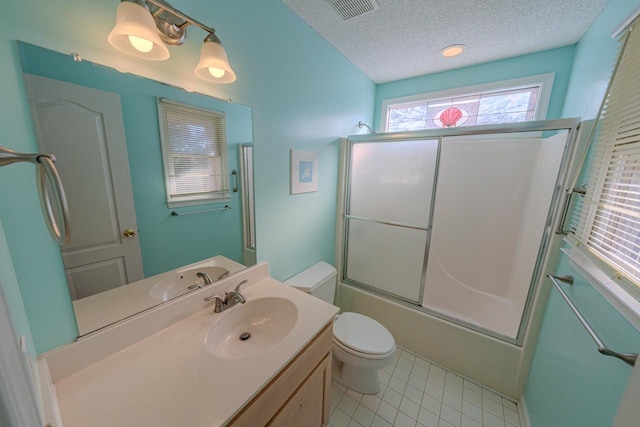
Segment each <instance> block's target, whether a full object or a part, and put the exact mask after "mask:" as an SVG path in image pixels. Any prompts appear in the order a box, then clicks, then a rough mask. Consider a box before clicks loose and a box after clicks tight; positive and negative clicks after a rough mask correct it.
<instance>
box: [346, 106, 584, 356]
mask: <svg viewBox="0 0 640 427" xmlns="http://www.w3.org/2000/svg"><path fill="white" fill-rule="evenodd" d="M579 124H580V119H579V118H569V119H557V120H537V121H530V122H523V123H508V124H501V125H487V126H467V127H462V128H448V129H433V130H418V131H410V132H393V133H372V134H365V135H351V136H349V137H348V138H347V139H346V152H345V156H344V158H343V159H342V162H343V163H342V167H343V170H344V179H343V182H342V185H341V189H342V191H343V200H342V209H341V212H339V213H338V218H339V220H340V221H341V222H342V241H341V242H339V243H338V244H337V245H336V247H337V248H338V250H339V251H340V252H341V256H338V258H339V259H340V262H341V265H340V281H341V282H342V283H344V284H346V285H349V286H353V287H355V288H359V289H362V290H365V291H368V292H371V293H373V294H374V295H378V296H381V297H384V298H387V299H389V300H391V301H393V302H396V303H398V304H401V305H403V306H406V307H410V308H412V309H414V310H419V311H421V312H423V313H426V314H429V315H431V316H434V317H436V318H439V319H442V320H445V321H448V322H451V323H453V324H456V325H459V326H462V327H466V328H468V329H471V330H473V331H475V332H479V333H481V334H484V335H487V336H490V337H492V338H496V339H499V340H501V341H505V342H508V343H510V344H514V345H517V346H522V343H523V341H524V336H525V331H526V329H527V325H528V323H529V318H530V314H531V310H532V305H533V300H534V296H535V294H536V292H537V289H538V285H539V282H540V280H541V278H542V269H543V268H544V264H545V261H546V258H547V255H548V250H549V245H550V243H551V237H552V235H553V233H554V230H555V227H554V225H555V224H556V223H557V222H558V220H559V217H560V216H561V214H562V209H561V206H560V201H561V194H562V193H563V192H564V191H565V190H566V189H565V188H564V187H565V186H566V184H567V174H568V172H569V169H570V165H571V162H572V161H573V158H574V156H575V147H576V144H575V140H576V135H577V130H578V125H579ZM545 131H567V137H566V144H565V147H564V150H563V154H562V160H561V162H560V167H559V169H558V176H557V177H556V181H555V188H554V190H553V195H552V198H551V203H550V205H549V209H548V212H547V218H546V221H545V226H544V231H543V233H542V239H541V242H540V245H539V246H538V255H537V258H536V263H535V267H534V270H533V274H532V275H531V281H530V283H529V289H528V293H527V298H526V302H525V306H524V309H523V311H522V315H521V318H520V324H519V327H518V333H517V336H516V338H515V339H514V338H512V337H509V336H506V335H503V334H500V333H497V332H495V331H492V330H489V329H486V328H483V327H481V326H478V325H475V324H473V323H470V322H467V321H464V320H461V319H458V318H455V317H453V316H449V315H447V314H444V313H440V312H438V311H436V310H433V309H429V308H427V307H423V306H422V305H421V304H422V299H423V297H424V291H425V278H426V271H427V263H428V258H429V249H430V243H431V242H430V240H431V234H432V233H431V231H432V226H433V213H434V210H435V200H436V192H437V184H438V173H439V167H440V153H441V150H442V142H443V139H444V138H446V137H457V136H478V135H493V134H510V133H525V132H526V133H540V134H542V133H543V132H545ZM436 139H437V140H438V152H437V155H436V161H435V168H436V169H435V171H434V181H433V192H432V196H431V205H430V212H429V223H428V224H427V227H426V231H427V238H426V242H425V245H426V247H425V251H424V260H423V265H422V279H421V281H420V290H419V295H420V296H419V300H418V302H417V303H416V302H415V301H412V300H408V299H406V298H403V297H400V296H397V295H395V294H392V293H390V292H386V291H383V290H380V289H378V288H376V287H374V286H371V285H367V284H365V283H361V282H358V281H356V280H353V279H349V278H347V263H348V251H347V249H348V243H349V222H350V220H366V221H372V222H377V223H382V224H387V225H393V226H405V225H404V224H397V223H393V222H388V221H384V220H378V219H375V218H362V217H358V216H352V215H350V196H351V173H352V170H351V160H352V159H351V156H352V149H353V145H354V144H358V143H379V142H393V141H399V142H400V141H415V140H436ZM339 232H340V231H339Z"/></svg>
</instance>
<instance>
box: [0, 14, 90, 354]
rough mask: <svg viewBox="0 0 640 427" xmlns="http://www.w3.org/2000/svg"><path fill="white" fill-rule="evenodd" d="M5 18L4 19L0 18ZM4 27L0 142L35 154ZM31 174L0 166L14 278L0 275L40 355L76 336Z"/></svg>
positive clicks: (6, 257) (0, 198) (26, 167)
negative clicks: (21, 306)
mask: <svg viewBox="0 0 640 427" xmlns="http://www.w3.org/2000/svg"><path fill="white" fill-rule="evenodd" d="M5 18H6V15H3V18H0V20H3V19H5ZM0 27H4V23H2V24H1V25H0ZM5 28H6V27H5ZM5 28H2V29H0V57H1V58H2V59H3V60H2V61H0V77H1V78H0V92H1V93H2V98H3V102H0V129H2V132H3V135H2V140H1V142H0V144H1V145H3V146H6V147H8V148H10V149H12V150H15V151H25V152H34V151H36V150H37V144H36V142H35V138H34V135H33V131H32V126H31V122H30V120H31V119H30V113H29V106H28V103H27V102H26V94H25V91H24V86H23V85H22V81H21V79H22V77H21V73H22V71H21V69H20V61H19V58H18V50H17V45H16V44H15V43H12V42H10V41H9V39H8V35H7V34H6V32H5V31H4V30H5ZM35 176H36V174H35V167H34V166H33V165H30V164H24V163H22V164H13V165H9V166H6V167H3V168H0V221H1V222H2V225H3V227H4V233H5V238H6V242H7V245H8V248H9V254H6V253H5V252H3V253H1V254H0V257H2V264H3V265H13V269H14V270H15V277H16V279H17V280H15V281H14V280H13V279H8V280H6V279H5V277H4V275H3V277H2V280H3V283H2V284H3V286H4V287H5V297H8V301H7V303H8V304H9V305H10V307H11V310H12V311H11V312H12V315H14V313H15V312H19V311H21V310H20V309H19V308H18V307H19V305H20V304H21V303H22V302H24V310H25V312H26V316H27V318H28V324H29V327H30V329H31V334H32V336H33V340H34V342H35V348H36V351H37V352H38V353H41V352H43V351H44V350H47V349H50V348H53V347H56V346H58V345H60V344H62V343H65V342H69V341H72V340H74V339H75V338H76V336H77V334H78V333H77V327H76V323H75V318H74V316H73V309H72V306H71V299H70V297H69V290H68V289H67V287H66V277H65V274H64V266H63V264H62V258H61V256H60V251H59V249H58V246H57V245H56V243H55V242H54V241H53V240H52V239H51V238H50V237H49V233H48V231H47V228H46V226H45V224H44V221H43V218H42V213H41V211H40V202H39V201H38V196H37V193H36V180H35ZM5 274H7V273H6V272H5ZM5 280H6V281H5ZM16 282H17V283H16ZM16 285H18V286H16ZM21 324H22V322H19V321H17V322H16V324H14V327H16V329H17V330H16V334H17V335H25V334H27V332H26V331H25V330H24V329H23V328H24V326H22V327H20V326H19V325H21ZM27 335H28V334H27Z"/></svg>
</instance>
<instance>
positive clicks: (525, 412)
mask: <svg viewBox="0 0 640 427" xmlns="http://www.w3.org/2000/svg"><path fill="white" fill-rule="evenodd" d="M518 414H519V415H520V427H531V420H530V419H529V408H527V402H525V400H524V394H523V395H521V396H520V399H518Z"/></svg>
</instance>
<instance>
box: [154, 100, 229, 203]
mask: <svg viewBox="0 0 640 427" xmlns="http://www.w3.org/2000/svg"><path fill="white" fill-rule="evenodd" d="M158 112H159V117H160V136H161V141H162V151H163V160H164V166H165V181H166V187H167V202H168V203H169V204H172V203H175V202H185V201H192V202H193V201H198V200H201V201H205V202H206V201H207V200H208V199H216V198H224V197H228V195H229V183H228V179H227V174H226V163H227V143H226V128H225V121H226V117H225V115H224V114H223V113H218V112H214V111H208V110H203V109H199V108H195V107H191V106H188V105H183V104H178V103H175V102H172V101H168V100H166V99H164V98H159V99H158Z"/></svg>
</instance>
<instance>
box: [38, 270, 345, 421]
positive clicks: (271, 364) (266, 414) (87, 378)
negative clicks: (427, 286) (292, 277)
mask: <svg viewBox="0 0 640 427" xmlns="http://www.w3.org/2000/svg"><path fill="white" fill-rule="evenodd" d="M244 281H246V283H244V284H242V286H241V288H240V292H241V293H242V295H243V296H244V297H245V298H246V302H245V303H244V304H240V303H237V304H235V305H234V306H232V307H229V308H227V309H225V310H224V311H222V312H220V313H214V304H213V303H212V302H206V301H205V298H207V297H210V296H213V295H222V296H223V295H224V294H225V292H229V291H231V290H233V289H235V288H236V286H237V285H238V284H240V283H242V282H244ZM337 312H338V308H337V307H335V306H333V305H330V304H327V303H325V302H323V301H321V300H319V299H317V298H314V297H311V296H310V295H307V294H305V293H304V292H301V291H298V290H296V289H294V288H291V287H289V286H287V285H285V284H283V283H281V282H278V281H277V280H275V279H272V278H270V277H269V270H268V265H267V264H259V265H257V266H254V267H251V268H248V269H245V270H243V271H241V272H238V273H236V274H232V275H230V276H227V277H225V278H223V279H221V280H219V281H218V282H214V283H212V284H211V285H208V286H205V287H203V288H202V289H198V290H195V291H193V292H191V293H189V294H185V295H183V296H180V297H178V298H176V299H174V300H171V301H169V302H167V303H165V304H163V305H161V306H158V307H156V308H154V309H151V310H149V311H147V312H144V313H141V314H139V315H136V316H134V317H132V318H130V319H126V320H124V321H122V322H119V323H118V324H116V325H113V326H110V327H107V328H104V329H102V330H100V331H97V332H95V333H93V334H90V335H88V336H86V337H84V338H81V339H80V340H78V341H77V342H75V343H72V344H69V345H66V346H63V347H61V348H58V349H55V350H53V351H51V352H48V353H45V354H43V355H42V356H41V357H40V360H39V371H40V376H41V388H42V389H43V390H44V393H43V396H44V397H43V402H44V409H45V414H46V415H47V420H46V422H48V423H50V425H51V426H52V427H56V426H58V427H60V426H64V427H98V426H122V427H126V426H146V425H153V426H158V427H160V426H167V427H168V426H172V427H174V426H185V427H190V426H194V427H200V426H202V427H204V426H207V427H213V426H262V425H273V426H278V425H301V426H302V425H304V426H323V425H326V424H327V423H328V420H329V388H330V384H331V348H332V336H333V332H332V325H333V318H334V316H335V315H336V314H337Z"/></svg>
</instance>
